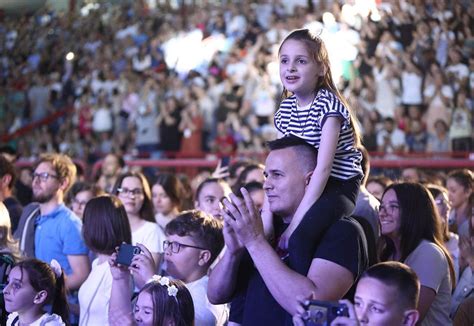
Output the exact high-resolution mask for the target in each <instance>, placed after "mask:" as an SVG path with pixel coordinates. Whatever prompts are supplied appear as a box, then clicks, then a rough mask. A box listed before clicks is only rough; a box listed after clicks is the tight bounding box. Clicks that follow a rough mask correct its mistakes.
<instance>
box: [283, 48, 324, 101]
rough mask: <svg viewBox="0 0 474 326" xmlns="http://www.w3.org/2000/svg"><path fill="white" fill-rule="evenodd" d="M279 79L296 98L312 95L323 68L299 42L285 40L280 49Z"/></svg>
mask: <svg viewBox="0 0 474 326" xmlns="http://www.w3.org/2000/svg"><path fill="white" fill-rule="evenodd" d="M279 59H280V79H281V82H282V84H283V86H284V87H285V88H286V89H287V90H288V91H290V92H292V93H294V94H296V96H299V95H301V96H305V95H308V94H312V93H313V92H314V90H315V89H316V84H317V81H318V77H319V76H322V75H323V74H324V72H323V68H322V67H321V65H320V64H318V63H317V62H316V60H315V59H314V55H313V54H312V53H310V52H309V51H308V49H307V47H306V46H305V44H304V43H303V42H301V41H296V40H291V39H290V40H286V41H285V42H284V43H283V45H282V46H281V49H280V54H279Z"/></svg>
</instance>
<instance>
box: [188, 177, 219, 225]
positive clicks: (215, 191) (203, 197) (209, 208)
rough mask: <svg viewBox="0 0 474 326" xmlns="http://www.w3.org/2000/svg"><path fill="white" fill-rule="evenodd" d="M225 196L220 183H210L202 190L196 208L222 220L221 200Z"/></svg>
mask: <svg viewBox="0 0 474 326" xmlns="http://www.w3.org/2000/svg"><path fill="white" fill-rule="evenodd" d="M224 196H225V194H224V189H223V187H222V186H221V185H220V184H219V183H218V182H212V183H208V184H206V185H205V186H204V187H203V188H202V189H201V192H200V193H199V197H198V198H197V201H196V203H195V206H196V208H197V209H200V210H202V211H203V212H205V213H207V214H210V215H212V216H213V217H214V218H217V219H221V204H220V200H221V199H222V198H224Z"/></svg>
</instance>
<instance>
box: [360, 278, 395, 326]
mask: <svg viewBox="0 0 474 326" xmlns="http://www.w3.org/2000/svg"><path fill="white" fill-rule="evenodd" d="M398 299H399V298H398V293H397V290H396V289H395V288H394V287H393V286H388V285H386V284H384V283H382V282H380V281H379V280H377V279H375V278H371V277H364V278H362V279H361V280H360V281H359V284H358V285H357V290H356V293H355V296H354V307H355V311H356V314H357V318H358V319H359V323H360V324H361V325H373V326H382V325H394V326H395V325H403V319H404V311H403V310H402V309H401V307H400V303H399V302H398Z"/></svg>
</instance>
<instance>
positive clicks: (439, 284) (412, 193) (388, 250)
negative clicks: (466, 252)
mask: <svg viewBox="0 0 474 326" xmlns="http://www.w3.org/2000/svg"><path fill="white" fill-rule="evenodd" d="M379 220H380V225H381V233H382V237H381V239H380V240H381V245H380V248H379V249H380V260H381V261H390V260H394V261H400V262H402V263H405V264H406V265H408V266H410V267H411V268H412V269H413V270H414V271H415V273H416V274H417V275H418V278H419V279H420V283H421V291H420V301H419V304H418V311H419V312H420V321H421V325H451V324H452V322H451V320H450V319H449V310H450V302H451V291H452V289H453V288H454V283H455V274H454V268H453V262H452V259H451V256H450V254H449V253H448V251H447V250H446V248H445V247H444V244H443V237H442V233H441V222H440V217H439V214H438V211H437V210H436V207H435V203H434V200H433V196H432V195H431V194H430V193H429V191H428V190H427V189H426V188H425V187H424V186H423V185H421V184H418V183H409V182H406V183H395V184H392V185H390V186H388V187H387V189H386V190H385V192H384V194H383V196H382V202H381V205H380V208H379Z"/></svg>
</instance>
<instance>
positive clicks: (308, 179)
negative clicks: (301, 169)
mask: <svg viewBox="0 0 474 326" xmlns="http://www.w3.org/2000/svg"><path fill="white" fill-rule="evenodd" d="M312 176H313V171H311V172H308V173H306V175H305V177H304V184H305V186H307V185H309V182H310V181H311V177H312Z"/></svg>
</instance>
